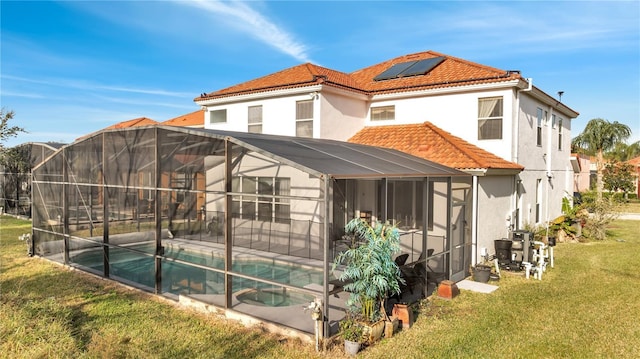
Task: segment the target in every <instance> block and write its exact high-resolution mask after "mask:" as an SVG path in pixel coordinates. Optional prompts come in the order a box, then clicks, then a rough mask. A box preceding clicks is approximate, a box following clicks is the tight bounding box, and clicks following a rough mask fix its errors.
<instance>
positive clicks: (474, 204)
mask: <svg viewBox="0 0 640 359" xmlns="http://www.w3.org/2000/svg"><path fill="white" fill-rule="evenodd" d="M471 181H472V182H471V183H472V184H471V187H472V188H473V195H472V196H471V226H472V228H473V230H472V231H471V258H473V263H472V264H473V265H476V264H477V263H478V176H472V177H471ZM425 223H426V222H425Z"/></svg>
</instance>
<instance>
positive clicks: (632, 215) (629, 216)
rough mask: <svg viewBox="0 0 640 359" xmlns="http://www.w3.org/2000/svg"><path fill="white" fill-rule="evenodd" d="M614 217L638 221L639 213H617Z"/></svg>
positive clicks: (639, 218)
mask: <svg viewBox="0 0 640 359" xmlns="http://www.w3.org/2000/svg"><path fill="white" fill-rule="evenodd" d="M616 219H630V220H635V221H640V213H618V214H617V216H616Z"/></svg>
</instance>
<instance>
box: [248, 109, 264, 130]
mask: <svg viewBox="0 0 640 359" xmlns="http://www.w3.org/2000/svg"><path fill="white" fill-rule="evenodd" d="M247 117H248V122H249V128H248V129H247V131H248V132H249V133H262V106H249V110H248V114H247Z"/></svg>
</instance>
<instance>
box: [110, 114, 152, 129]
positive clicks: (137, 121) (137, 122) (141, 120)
mask: <svg viewBox="0 0 640 359" xmlns="http://www.w3.org/2000/svg"><path fill="white" fill-rule="evenodd" d="M157 124H158V122H157V121H155V120H152V119H150V118H146V117H138V118H134V119H133V120H128V121H122V122H118V123H116V124H115V125H111V126H109V127H106V128H105V130H111V129H115V128H129V127H138V126H149V125H157Z"/></svg>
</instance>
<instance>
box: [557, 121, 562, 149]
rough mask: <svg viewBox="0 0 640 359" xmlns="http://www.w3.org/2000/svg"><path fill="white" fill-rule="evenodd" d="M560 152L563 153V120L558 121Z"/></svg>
mask: <svg viewBox="0 0 640 359" xmlns="http://www.w3.org/2000/svg"><path fill="white" fill-rule="evenodd" d="M558 151H562V119H561V118H559V119H558Z"/></svg>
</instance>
